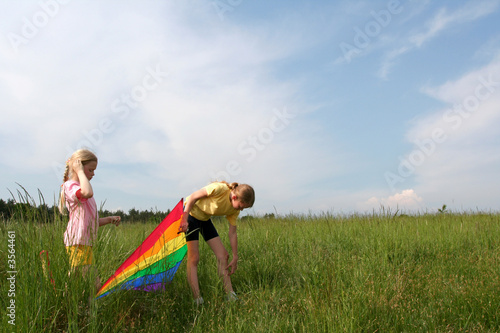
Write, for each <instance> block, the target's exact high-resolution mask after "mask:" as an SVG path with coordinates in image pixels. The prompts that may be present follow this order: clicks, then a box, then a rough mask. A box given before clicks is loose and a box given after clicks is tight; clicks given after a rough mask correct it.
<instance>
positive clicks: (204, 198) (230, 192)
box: [179, 182, 255, 305]
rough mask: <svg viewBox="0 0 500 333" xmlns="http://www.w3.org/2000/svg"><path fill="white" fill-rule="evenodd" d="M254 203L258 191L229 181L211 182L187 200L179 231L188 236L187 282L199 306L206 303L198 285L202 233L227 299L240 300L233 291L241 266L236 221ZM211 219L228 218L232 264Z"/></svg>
mask: <svg viewBox="0 0 500 333" xmlns="http://www.w3.org/2000/svg"><path fill="white" fill-rule="evenodd" d="M254 201H255V192H254V190H253V188H252V187H251V186H249V185H246V184H238V183H232V184H228V183H227V182H215V183H211V184H210V185H208V186H205V187H203V188H202V189H200V190H198V191H195V192H193V193H192V194H191V195H190V196H188V197H187V198H186V201H185V203H184V215H183V216H182V221H181V225H180V227H179V231H182V232H185V233H186V241H187V246H188V253H187V279H188V283H189V286H190V287H191V290H192V292H193V297H194V300H195V303H196V304H198V305H200V304H203V297H201V294H200V287H199V284H198V262H199V260H200V253H199V234H200V233H201V235H202V236H203V238H204V239H205V241H206V242H207V244H208V245H209V246H210V248H211V249H212V251H213V252H214V254H215V256H216V257H217V263H218V267H217V268H218V272H219V276H220V277H221V279H222V280H223V282H224V289H225V291H226V293H227V295H228V300H237V299H238V298H237V297H236V294H235V293H234V291H233V287H232V284H231V278H230V275H232V274H233V273H234V272H235V271H236V268H237V265H238V237H237V235H236V219H237V217H238V215H239V213H240V212H241V211H242V210H243V209H245V208H250V207H252V206H253V204H254ZM212 216H226V218H227V220H228V221H229V242H230V244H231V250H232V253H233V257H232V260H231V261H230V262H229V253H228V252H227V250H226V248H225V247H224V245H223V244H222V241H221V239H220V237H219V234H218V233H217V230H216V229H215V226H214V225H213V223H212V221H211V220H210V218H211V217H212Z"/></svg>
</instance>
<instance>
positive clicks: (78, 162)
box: [71, 160, 83, 174]
mask: <svg viewBox="0 0 500 333" xmlns="http://www.w3.org/2000/svg"><path fill="white" fill-rule="evenodd" d="M71 167H72V169H73V171H74V172H75V173H76V174H78V172H79V171H83V164H82V161H81V160H74V161H73V163H72V164H71Z"/></svg>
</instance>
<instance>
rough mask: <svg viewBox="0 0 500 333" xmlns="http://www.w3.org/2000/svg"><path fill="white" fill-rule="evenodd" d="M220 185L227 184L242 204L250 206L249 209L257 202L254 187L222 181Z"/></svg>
mask: <svg viewBox="0 0 500 333" xmlns="http://www.w3.org/2000/svg"><path fill="white" fill-rule="evenodd" d="M219 183H223V184H226V185H227V187H229V189H230V190H231V191H234V194H235V195H236V196H237V197H238V200H240V201H241V202H242V203H244V204H246V205H248V206H249V207H252V206H253V204H254V202H255V191H254V190H253V187H252V186H250V185H247V184H238V183H231V184H229V183H228V182H226V181H220V182H219Z"/></svg>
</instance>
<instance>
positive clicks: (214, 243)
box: [207, 237, 233, 293]
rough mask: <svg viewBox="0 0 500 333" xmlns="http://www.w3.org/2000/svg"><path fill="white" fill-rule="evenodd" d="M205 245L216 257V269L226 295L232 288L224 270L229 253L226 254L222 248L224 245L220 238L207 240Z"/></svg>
mask: <svg viewBox="0 0 500 333" xmlns="http://www.w3.org/2000/svg"><path fill="white" fill-rule="evenodd" d="M207 244H208V245H209V246H210V248H211V249H212V251H214V254H215V256H216V257H217V266H218V267H217V269H218V272H219V276H220V278H221V279H222V281H223V282H224V289H225V290H226V293H230V292H231V291H233V286H232V284H231V278H230V277H229V274H228V273H227V270H226V268H227V265H228V260H229V253H227V250H226V248H225V247H224V244H222V241H221V239H220V237H214V238H212V239H210V240H208V241H207Z"/></svg>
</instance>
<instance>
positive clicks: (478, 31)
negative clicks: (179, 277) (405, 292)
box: [0, 0, 500, 214]
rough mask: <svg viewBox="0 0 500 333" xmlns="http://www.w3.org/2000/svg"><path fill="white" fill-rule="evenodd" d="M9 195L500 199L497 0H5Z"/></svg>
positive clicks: (434, 202) (339, 201) (361, 206)
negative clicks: (69, 168)
mask: <svg viewBox="0 0 500 333" xmlns="http://www.w3.org/2000/svg"><path fill="white" fill-rule="evenodd" d="M3 7H4V10H2V13H0V16H1V19H0V32H1V38H0V109H1V112H2V121H1V122H0V146H1V151H2V157H1V159H0V183H1V188H0V198H3V199H8V198H11V193H10V192H12V193H14V195H15V194H16V193H17V191H18V190H19V189H20V188H19V187H18V185H16V183H19V184H21V185H22V186H23V187H25V188H26V189H27V190H28V191H29V192H30V193H31V194H32V195H33V196H34V197H36V198H38V194H37V193H38V192H37V191H38V190H40V192H41V193H42V194H43V195H44V197H45V201H46V202H47V203H48V204H52V203H54V202H55V201H56V197H57V194H58V189H59V186H60V184H61V182H62V166H63V164H64V161H66V159H67V158H68V157H69V156H70V155H71V153H72V152H73V151H74V150H76V149H78V148H81V147H86V148H90V149H91V150H93V151H94V152H95V153H96V154H97V155H98V157H99V166H98V169H97V170H96V176H95V178H94V179H93V180H92V184H93V187H94V192H95V197H96V201H97V202H98V203H103V204H104V208H105V209H108V210H117V209H122V210H125V211H128V210H129V209H131V208H136V209H140V210H143V209H159V210H167V209H169V208H172V207H174V205H175V204H176V203H177V201H178V200H180V198H182V197H185V196H187V195H189V194H190V193H191V192H192V191H194V190H196V189H198V188H201V187H202V186H204V185H206V184H208V183H209V182H211V181H213V180H228V181H237V182H241V183H248V184H250V185H252V186H254V188H255V190H256V203H255V206H254V207H253V208H252V209H250V210H249V213H255V214H263V213H267V212H278V213H279V214H288V213H291V212H293V213H323V212H330V213H341V214H349V213H353V212H360V213H363V212H373V211H375V212H378V211H380V209H381V207H384V209H390V210H392V211H395V210H397V209H399V210H401V211H405V212H435V211H436V210H437V208H440V207H441V206H442V205H443V204H446V205H447V206H448V207H449V209H450V210H454V211H477V210H481V211H498V210H500V200H499V199H500V177H498V173H499V171H500V154H499V152H500V150H499V146H500V132H499V131H498V128H500V126H499V125H500V25H498V22H499V19H500V0H485V1H430V0H422V1H417V0H406V1H395V0H390V1H272V2H269V1H248V0H231V1H229V0H218V1H147V2H144V1H81V0H71V1H70V0H64V1H63V0H40V1H23V2H13V1H10V2H6V3H5V4H4V5H3Z"/></svg>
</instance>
